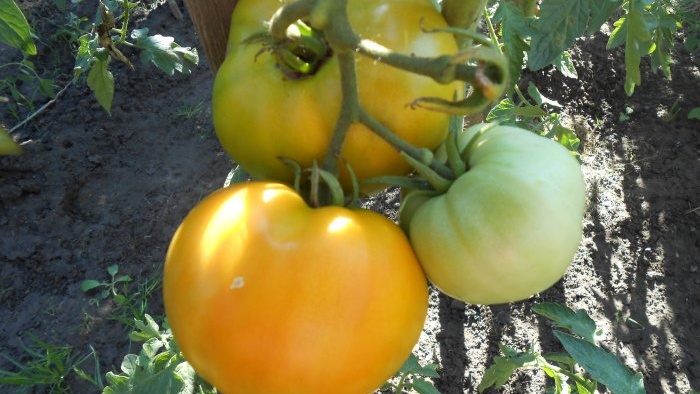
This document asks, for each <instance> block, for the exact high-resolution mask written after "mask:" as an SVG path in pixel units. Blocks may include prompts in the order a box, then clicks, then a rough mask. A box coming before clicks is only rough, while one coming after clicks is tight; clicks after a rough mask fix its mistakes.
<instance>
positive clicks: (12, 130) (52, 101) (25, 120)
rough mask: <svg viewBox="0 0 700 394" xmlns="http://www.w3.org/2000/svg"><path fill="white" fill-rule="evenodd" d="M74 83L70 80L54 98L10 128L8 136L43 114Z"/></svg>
mask: <svg viewBox="0 0 700 394" xmlns="http://www.w3.org/2000/svg"><path fill="white" fill-rule="evenodd" d="M74 81H75V79H71V80H70V81H69V82H68V83H67V84H66V86H64V87H63V88H62V89H61V90H59V91H58V93H56V96H55V97H54V98H52V99H51V100H49V101H48V102H47V103H46V104H44V105H42V106H41V107H39V109H37V110H36V111H34V112H32V114H31V115H29V116H27V117H26V118H25V119H24V120H23V121H21V122H19V123H17V124H16V125H15V126H14V127H13V128H11V129H10V130H8V133H9V134H12V132H14V131H16V130H17V129H19V128H20V127H22V126H24V125H25V124H27V122H29V121H30V120H32V119H34V118H35V117H36V116H37V115H39V114H40V113H42V112H44V110H46V108H48V107H49V106H50V105H51V104H53V103H55V102H56V100H58V98H59V97H60V96H61V94H63V92H65V91H66V90H68V87H69V86H71V85H72V84H73V82H74Z"/></svg>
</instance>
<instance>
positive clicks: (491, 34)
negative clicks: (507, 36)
mask: <svg viewBox="0 0 700 394" xmlns="http://www.w3.org/2000/svg"><path fill="white" fill-rule="evenodd" d="M484 20H485V21H486V26H487V28H488V30H489V37H491V42H492V43H493V45H494V47H496V48H499V49H500V48H501V44H500V43H499V42H498V35H497V34H496V28H495V27H494V26H493V22H491V16H490V15H489V10H487V9H486V8H484ZM501 53H503V51H501Z"/></svg>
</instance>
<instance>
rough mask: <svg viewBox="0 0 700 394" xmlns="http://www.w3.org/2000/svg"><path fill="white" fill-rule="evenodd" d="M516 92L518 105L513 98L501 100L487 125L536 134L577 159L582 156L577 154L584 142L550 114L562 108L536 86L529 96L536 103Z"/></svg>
mask: <svg viewBox="0 0 700 394" xmlns="http://www.w3.org/2000/svg"><path fill="white" fill-rule="evenodd" d="M513 91H514V93H515V96H516V97H517V101H514V100H513V99H512V98H510V97H507V98H505V99H503V100H501V101H500V102H499V103H498V104H497V105H496V106H495V107H494V108H492V109H491V111H489V114H488V115H487V116H486V121H488V122H498V123H500V124H503V125H510V126H517V127H521V128H525V129H529V130H532V131H534V132H536V133H538V134H540V135H542V136H545V137H547V138H550V139H553V140H555V141H558V142H559V143H560V144H562V145H563V146H564V147H566V148H567V149H569V150H570V151H571V152H572V153H573V154H574V155H575V156H578V153H577V150H578V148H579V145H580V143H581V141H580V140H579V138H578V137H577V136H576V133H574V131H573V130H571V129H570V128H568V127H566V126H564V125H563V124H562V117H561V115H560V114H558V113H556V112H551V111H548V109H549V108H561V107H562V105H561V104H559V103H558V102H557V101H555V100H552V99H549V98H547V97H545V96H544V95H543V94H542V93H541V92H540V91H539V89H537V86H535V84H533V83H532V82H530V84H529V85H528V88H527V93H528V96H530V99H531V100H532V101H533V102H534V103H532V102H530V100H528V99H527V98H526V97H525V95H524V94H523V92H521V90H520V88H518V86H517V85H516V86H515V87H514V89H513Z"/></svg>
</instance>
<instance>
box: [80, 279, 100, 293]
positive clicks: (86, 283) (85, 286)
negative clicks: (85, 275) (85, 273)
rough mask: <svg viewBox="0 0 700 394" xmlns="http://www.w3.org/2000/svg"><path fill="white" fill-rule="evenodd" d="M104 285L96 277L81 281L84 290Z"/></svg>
mask: <svg viewBox="0 0 700 394" xmlns="http://www.w3.org/2000/svg"><path fill="white" fill-rule="evenodd" d="M100 286H102V282H100V281H97V280H94V279H86V280H84V281H82V282H81V283H80V289H81V290H82V291H83V292H88V291H90V290H92V289H95V288H97V287H100Z"/></svg>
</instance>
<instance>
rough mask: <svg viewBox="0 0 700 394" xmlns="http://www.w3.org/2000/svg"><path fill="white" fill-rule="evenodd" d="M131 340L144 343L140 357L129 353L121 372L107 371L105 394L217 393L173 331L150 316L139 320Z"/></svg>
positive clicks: (125, 357)
mask: <svg viewBox="0 0 700 394" xmlns="http://www.w3.org/2000/svg"><path fill="white" fill-rule="evenodd" d="M134 326H135V330H134V331H133V332H132V333H131V334H130V335H129V338H130V339H131V340H132V341H135V342H143V346H142V348H141V351H140V353H139V354H127V355H126V356H124V360H123V361H122V364H121V368H120V369H121V372H117V373H115V372H111V371H110V372H107V375H106V377H107V382H108V386H107V387H105V389H104V391H103V392H102V393H103V394H127V393H128V394H151V393H167V394H175V393H177V394H185V393H198V394H215V393H216V389H214V388H213V387H211V385H209V384H208V383H206V382H204V381H203V380H202V379H201V378H200V377H199V376H197V374H196V373H195V372H194V370H193V369H192V367H191V366H190V364H189V363H187V361H185V358H184V357H183V355H182V353H181V352H180V350H179V349H178V347H177V344H175V341H174V340H173V336H172V332H171V331H170V328H168V327H167V326H166V327H163V328H162V329H161V328H160V327H159V326H158V324H157V323H156V322H155V320H154V319H153V318H152V317H151V316H150V315H148V314H146V315H145V316H144V320H135V322H134Z"/></svg>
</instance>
